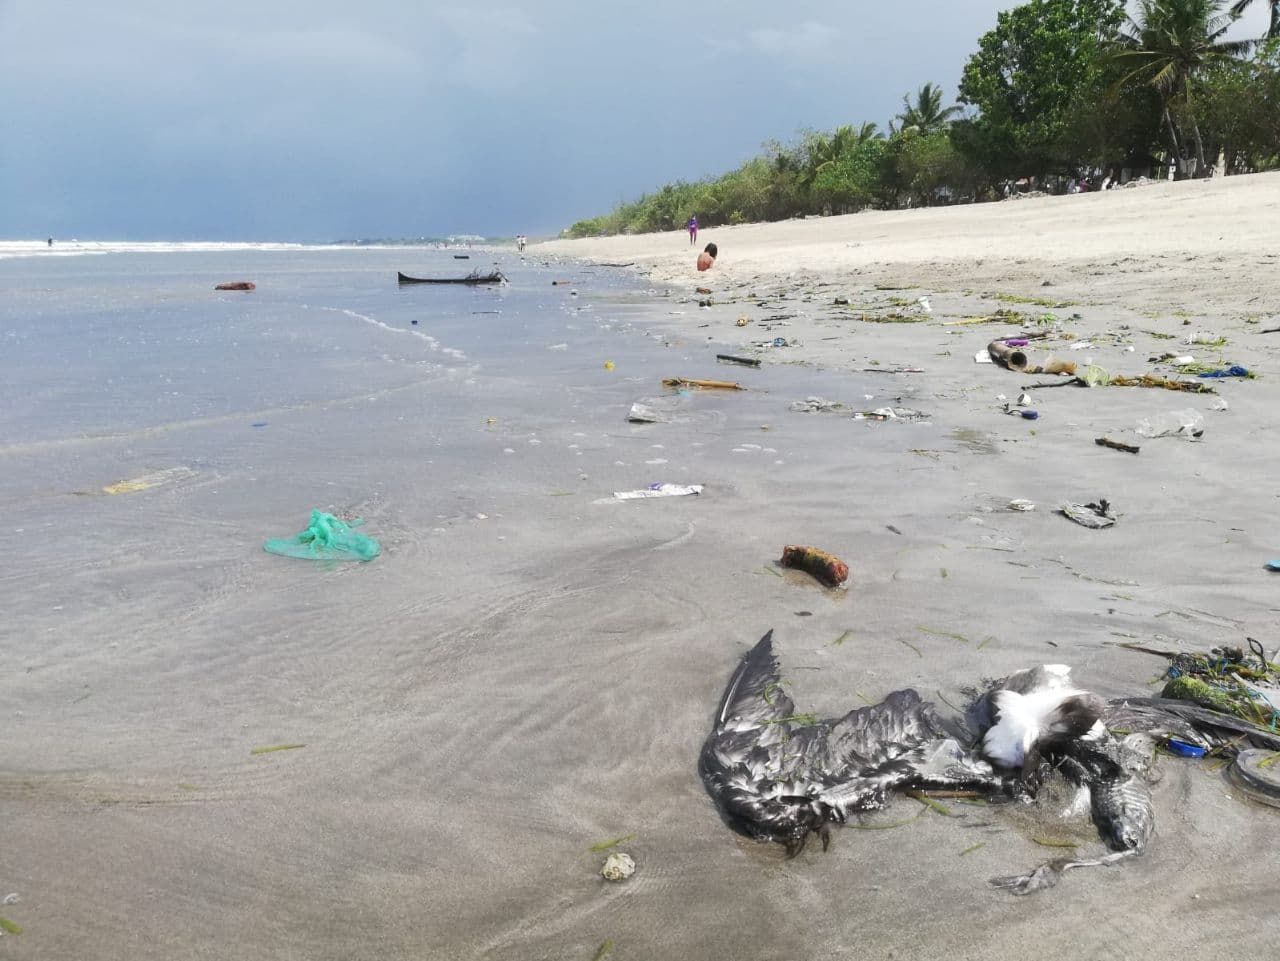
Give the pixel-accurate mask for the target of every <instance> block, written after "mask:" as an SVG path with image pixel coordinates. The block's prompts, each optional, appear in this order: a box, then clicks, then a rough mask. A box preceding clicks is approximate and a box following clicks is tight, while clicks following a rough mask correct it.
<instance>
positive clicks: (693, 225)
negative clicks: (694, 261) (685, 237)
mask: <svg viewBox="0 0 1280 961" xmlns="http://www.w3.org/2000/svg"><path fill="white" fill-rule="evenodd" d="M688 226H689V246H690V247H692V246H693V245H694V244H696V243H697V242H698V215H697V214H694V215H693V216H692V217H690V218H689V224H688Z"/></svg>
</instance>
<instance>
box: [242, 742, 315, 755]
mask: <svg viewBox="0 0 1280 961" xmlns="http://www.w3.org/2000/svg"><path fill="white" fill-rule="evenodd" d="M300 747H306V745H305V744H268V745H266V746H265V747H255V748H254V749H253V750H252V751H250V752H249V753H250V754H271V753H273V752H275V751H296V750H297V749H298V748H300Z"/></svg>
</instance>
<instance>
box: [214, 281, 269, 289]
mask: <svg viewBox="0 0 1280 961" xmlns="http://www.w3.org/2000/svg"><path fill="white" fill-rule="evenodd" d="M213 289H214V290H257V289H258V285H257V284H255V283H254V282H253V281H252V280H231V281H228V282H227V283H225V284H218V286H216V287H214V288H213Z"/></svg>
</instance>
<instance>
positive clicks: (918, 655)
mask: <svg viewBox="0 0 1280 961" xmlns="http://www.w3.org/2000/svg"><path fill="white" fill-rule="evenodd" d="M895 640H896V641H897V642H898V643H899V644H903V645H905V646H906V647H909V648H911V650H913V651H915V652H916V657H919V658H923V657H924V652H923V651H921V650H920V648H918V647H916V646H915V645H914V644H912V643H911V642H910V641H906V640H903V639H902V638H900V637H898V638H895Z"/></svg>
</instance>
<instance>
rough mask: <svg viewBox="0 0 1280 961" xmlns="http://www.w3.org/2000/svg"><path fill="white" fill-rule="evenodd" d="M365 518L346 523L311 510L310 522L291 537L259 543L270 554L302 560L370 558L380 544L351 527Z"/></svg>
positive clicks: (378, 550)
mask: <svg viewBox="0 0 1280 961" xmlns="http://www.w3.org/2000/svg"><path fill="white" fill-rule="evenodd" d="M363 523H364V521H361V520H355V521H352V522H351V523H350V524H348V523H347V522H346V521H344V520H339V519H338V518H337V517H334V516H333V515H332V514H326V513H325V512H324V511H321V510H313V511H312V512H311V523H310V524H309V525H308V526H307V529H306V530H305V531H302V532H301V533H299V534H295V535H294V536H293V537H276V538H272V539H271V540H269V541H267V542H266V543H265V544H263V545H262V547H263V549H264V550H266V551H268V552H269V553H272V554H283V555H284V556H285V557H301V558H303V559H304V560H336V561H371V560H373V559H374V558H375V557H377V556H378V555H379V554H381V553H382V546H381V545H380V544H379V543H378V542H377V541H375V540H374V539H373V538H372V537H368V536H366V535H364V534H361V533H360V532H358V531H356V530H353V529H352V528H354V527H358V526H360V525H361V524H363Z"/></svg>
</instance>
